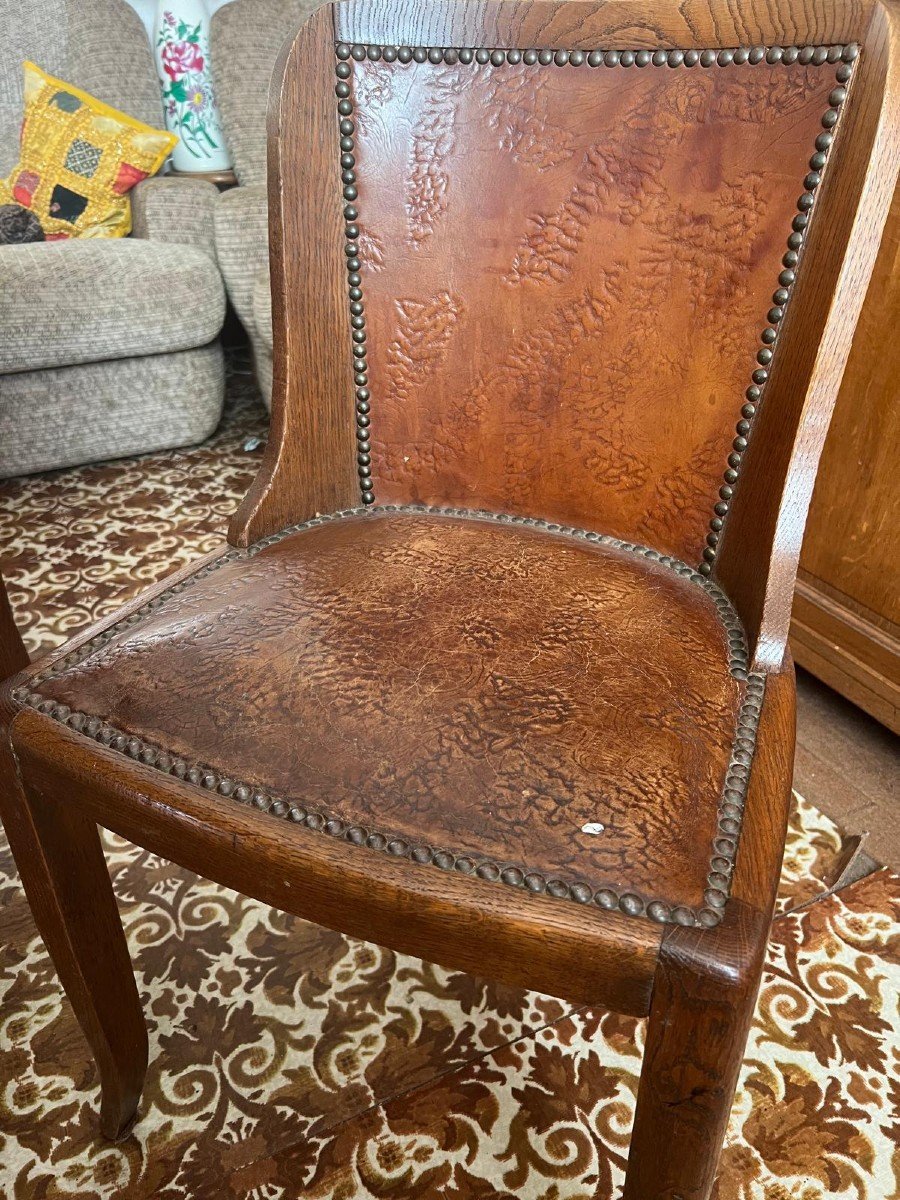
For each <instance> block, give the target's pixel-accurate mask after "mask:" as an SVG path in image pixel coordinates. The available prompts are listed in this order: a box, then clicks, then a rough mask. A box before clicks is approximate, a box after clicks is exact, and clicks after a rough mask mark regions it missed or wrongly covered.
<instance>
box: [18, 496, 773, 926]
mask: <svg viewBox="0 0 900 1200" xmlns="http://www.w3.org/2000/svg"><path fill="white" fill-rule="evenodd" d="M658 557H659V556H658V555H657V556H655V558H654V557H649V558H648V557H645V556H644V555H643V554H642V553H637V552H635V548H634V547H632V548H631V552H629V551H628V550H625V549H621V548H619V547H618V546H617V545H614V544H611V540H610V539H601V538H598V537H597V536H596V535H590V537H588V536H581V537H576V536H571V535H569V534H565V533H554V532H550V531H547V530H545V529H541V528H535V527H534V526H533V525H531V526H529V525H528V524H527V523H513V522H511V521H508V520H502V519H487V518H485V519H471V518H464V517H460V516H451V515H437V514H433V513H424V512H418V513H417V512H408V511H407V512H404V513H395V512H384V511H379V510H370V511H368V512H366V513H365V514H361V515H359V514H350V515H344V516H341V517H339V518H336V519H320V523H314V524H313V525H312V526H311V527H304V528H302V529H301V530H300V531H299V532H294V533H291V532H290V531H288V533H287V534H286V535H280V536H277V537H276V538H272V539H268V540H267V541H265V542H263V543H260V544H259V545H258V546H257V547H255V548H252V549H251V550H250V551H249V552H247V551H237V550H233V551H230V552H229V554H228V555H227V556H226V558H225V559H224V560H222V561H221V562H220V563H218V564H217V565H216V566H215V567H214V568H212V569H207V570H206V573H205V574H201V575H200V576H199V577H195V578H193V579H191V580H190V581H189V582H188V583H187V584H185V585H180V586H179V589H178V590H177V591H175V592H168V593H164V594H163V596H162V597H161V598H160V599H158V600H156V601H154V602H153V603H152V606H151V607H150V609H149V610H145V612H144V613H143V614H142V615H141V616H140V617H132V618H130V619H129V621H128V622H126V624H125V625H124V626H119V627H117V628H115V629H114V631H113V632H112V633H107V634H104V635H101V636H100V638H99V639H98V640H97V641H95V643H93V644H92V645H91V646H90V649H89V650H88V651H87V652H86V656H84V653H82V654H78V653H76V654H75V655H74V656H72V657H70V658H67V659H66V660H65V661H64V662H63V663H62V664H58V665H56V666H53V667H51V668H50V675H49V677H45V678H43V679H41V680H40V681H39V682H38V684H37V687H38V692H37V693H35V694H34V695H32V696H31V697H30V698H29V700H30V703H32V704H38V705H39V706H40V705H41V704H43V706H44V711H47V712H50V713H51V714H52V715H55V716H57V718H58V719H63V720H66V719H67V718H69V723H70V724H73V726H74V727H75V728H77V729H79V730H81V731H83V732H87V733H88V734H90V735H91V736H94V737H97V738H98V739H99V740H101V741H105V742H106V744H112V745H113V748H114V749H120V750H124V751H125V752H126V753H130V754H132V755H133V756H134V757H139V758H140V757H144V754H143V751H142V749H141V747H144V746H147V745H149V746H150V747H161V748H164V750H165V755H164V756H163V757H160V756H158V755H157V756H155V757H154V754H153V753H152V752H151V753H150V754H149V757H147V758H145V761H148V762H151V763H152V764H153V765H156V766H157V767H159V768H161V769H163V770H171V771H173V772H174V773H175V774H180V775H181V776H182V777H184V776H185V775H187V777H188V778H189V779H190V780H192V781H193V782H197V783H200V784H203V785H205V786H213V787H214V788H216V789H217V790H219V791H222V792H224V793H226V795H227V796H228V797H231V798H230V799H226V797H225V796H223V797H222V801H221V802H222V803H233V802H234V799H235V798H236V799H239V800H244V801H245V802H247V801H250V802H252V794H251V793H252V792H253V790H259V791H260V792H261V793H262V794H263V796H264V798H266V803H267V804H268V803H269V802H270V801H271V799H272V797H273V796H277V797H278V798H279V800H278V803H277V804H276V805H275V807H274V811H276V812H277V813H281V814H284V813H286V812H287V810H288V808H289V806H298V808H297V809H292V811H294V812H295V813H296V812H297V811H299V812H300V814H301V815H305V814H311V813H313V812H316V813H317V814H322V815H321V816H320V817H319V816H317V818H316V820H315V821H313V820H312V819H310V821H309V822H308V824H310V825H311V827H312V828H316V829H321V828H322V827H323V825H324V824H325V822H326V821H329V820H331V819H334V820H336V821H337V822H338V824H337V826H336V829H337V832H339V833H340V835H341V836H347V837H349V839H350V840H351V841H352V840H355V839H354V837H353V832H352V831H353V829H354V828H357V827H358V828H361V829H362V830H363V831H364V832H366V831H372V830H376V831H380V833H379V835H378V836H379V837H380V838H381V840H380V842H376V843H372V842H370V843H369V844H370V845H373V844H377V845H378V846H379V848H381V849H386V850H388V851H389V852H397V851H396V850H392V849H391V847H392V845H394V843H396V844H397V845H399V846H405V850H403V851H402V852H403V853H406V854H407V856H408V857H411V858H412V859H413V861H428V862H430V863H433V864H434V865H437V866H444V867H445V868H446V867H448V866H449V867H451V868H453V867H454V866H455V869H457V870H475V869H478V868H479V867H481V868H482V870H481V871H480V873H481V874H482V875H483V876H484V877H485V878H489V879H490V878H497V877H498V874H499V871H501V870H507V877H506V880H505V881H506V882H510V881H511V880H512V881H514V882H517V883H518V884H520V885H521V884H524V886H536V885H535V882H534V881H535V880H539V882H540V890H544V889H545V887H546V890H547V891H549V892H550V894H551V895H554V894H559V895H561V896H568V897H569V898H571V899H580V900H582V901H584V900H585V899H593V900H595V902H596V903H599V904H601V905H602V904H606V906H607V907H615V906H616V905H618V904H619V900H620V898H621V899H622V903H621V905H620V907H622V909H623V910H624V911H626V912H629V911H632V912H635V913H636V912H642V911H644V904H645V902H646V904H647V906H648V907H651V908H652V907H653V904H654V901H655V902H656V907H655V908H653V911H652V912H651V915H653V916H655V917H656V919H675V920H682V921H684V922H685V923H693V922H694V921H695V920H696V919H701V920H704V921H705V920H706V918H709V921H710V922H712V921H713V920H715V919H717V914H716V913H715V912H714V911H713V910H710V909H708V908H707V910H706V917H703V916H702V915H700V916H698V914H701V913H702V911H703V909H704V905H705V904H706V905H709V904H713V905H716V904H719V903H723V902H724V895H716V896H714V897H713V899H712V900H710V898H709V897H710V892H709V888H710V887H721V888H725V889H726V890H727V878H724V877H722V876H721V875H720V876H718V879H717V878H716V875H715V872H716V871H717V870H718V871H723V870H724V871H727V868H728V862H727V858H728V856H729V854H731V855H732V856H733V849H734V842H733V839H731V840H730V841H729V839H728V838H727V837H726V838H725V842H726V845H725V846H724V847H723V846H722V838H723V832H722V831H723V829H724V830H725V832H726V833H730V832H736V827H735V828H734V829H733V828H732V826H733V823H732V826H730V825H729V823H728V819H727V817H726V818H725V819H724V820H722V823H721V824H720V823H719V822H720V820H721V819H722V814H721V812H720V807H719V806H720V803H721V800H722V796H723V789H724V791H725V794H726V796H727V795H729V794H731V795H733V793H728V791H727V786H726V776H727V775H728V773H729V770H730V769H732V770H733V771H735V772H737V773H738V774H743V776H744V777H746V773H747V766H746V764H747V763H749V754H747V753H745V752H744V751H741V750H740V749H735V746H740V745H744V746H745V745H747V744H748V743H746V742H743V741H741V742H736V741H735V736H736V727H737V725H738V721H739V714H740V712H741V702H742V700H743V699H745V697H746V695H747V694H748V692H749V693H751V699H752V689H753V687H754V684H753V681H752V679H751V681H750V682H749V683H747V682H744V680H746V673H745V670H744V669H743V668H744V664H745V658H744V657H742V656H744V655H745V650H744V648H743V644H742V640H741V635H740V632H739V630H738V629H737V627H736V618H734V617H733V614H732V613H731V611H730V608H729V606H728V603H727V601H726V600H725V599H724V597H722V596H721V593H719V592H718V591H717V589H715V587H714V586H713V585H712V584H709V583H708V582H706V581H703V580H702V579H701V577H700V576H698V575H697V574H696V573H695V572H691V571H690V570H689V569H688V568H685V567H684V566H680V567H679V565H678V564H673V563H671V561H667V562H666V561H664V562H660V561H657V560H658ZM679 571H680V573H679ZM723 617H724V618H725V624H723V619H722V618H723ZM58 705H63V706H65V707H64V708H63V709H58V708H56V707H55V706H58ZM751 707H752V705H751ZM70 710H74V711H75V712H77V713H79V714H87V718H86V719H85V718H82V717H78V719H77V722H76V721H75V720H74V719H73V718H71V717H70V716H69V714H70ZM756 711H758V705H757V707H756ZM115 731H120V732H119V734H118V740H117V739H116V737H114V733H115ZM127 739H139V741H138V740H135V741H133V742H129V741H127ZM735 755H736V756H737V757H736V758H735V757H734V756H735ZM179 759H180V760H181V761H180V762H179ZM735 762H736V763H737V764H738V765H734V763H735ZM729 763H732V767H731V768H729ZM742 763H743V764H745V765H741V764H742ZM191 764H195V767H194V769H193V770H191V769H190V766H191ZM197 764H199V765H197ZM208 771H211V772H212V774H211V775H210V776H209V777H207V772H208ZM732 786H734V781H733V780H732ZM734 798H736V797H734ZM726 812H727V809H726ZM738 815H739V814H738ZM295 819H298V818H297V817H296V816H295ZM326 832H330V833H334V832H335V828H328V829H327V830H326ZM717 839H718V845H719V850H718V851H717V850H715V849H714V848H713V847H714V843H716V840H717ZM729 846H730V849H729ZM416 847H420V848H423V854H424V850H425V849H429V848H430V850H429V855H430V857H427V858H423V857H421V856H419V855H417V851H416ZM360 852H361V853H367V852H368V851H366V850H364V849H362V850H361V851H360ZM723 853H724V855H725V858H724V859H723V858H722V857H721V855H722V854H723ZM717 854H718V855H719V857H718V859H716V858H715V857H714V856H716V855H717ZM441 855H444V857H443V858H441V857H440V856H441ZM461 859H462V860H463V861H460V860H461ZM711 859H712V861H713V864H714V867H713V871H714V874H713V876H712V877H710V879H708V874H709V872H710V862H711ZM716 862H718V864H719V865H718V867H716V866H715V863H716ZM467 864H468V865H467ZM510 871H512V872H513V875H512V876H511V875H510V874H509V872H510ZM515 872H519V874H518V875H515ZM529 874H530V875H531V876H532V877H533V878H532V879H531V881H530V882H529V881H527V880H526V879H525V876H526V875H529ZM586 889H587V890H586ZM598 893H603V895H601V896H600V897H599V898H598ZM632 894H634V896H633V897H632ZM610 897H611V900H610ZM629 897H632V899H631V900H629V899H628V898H629ZM638 901H640V902H638ZM688 910H689V911H688ZM673 914H674V916H673Z"/></svg>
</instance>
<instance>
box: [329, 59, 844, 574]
mask: <svg viewBox="0 0 900 1200" xmlns="http://www.w3.org/2000/svg"><path fill="white" fill-rule="evenodd" d="M335 53H336V55H337V67H336V73H337V77H338V83H337V85H336V87H335V91H336V94H337V96H338V115H339V120H340V126H339V127H340V134H341V143H340V144H341V168H342V174H341V180H342V183H343V186H344V193H343V194H344V199H345V200H350V201H351V202H352V201H355V199H356V196H357V188H356V182H357V180H356V174H355V171H354V170H353V167H354V166H355V157H354V154H353V151H354V149H355V143H354V140H353V134H354V132H355V123H354V121H353V119H352V116H353V98H352V88H351V85H350V83H349V82H348V81H349V80H350V79H351V78H352V74H353V69H352V67H351V66H350V61H349V60H351V59H352V60H353V61H355V62H362V61H364V60H369V61H372V62H377V61H379V60H383V61H384V62H389V63H390V62H395V61H396V62H400V63H404V64H405V63H409V62H417V63H424V62H429V63H432V64H435V65H437V64H440V63H444V64H447V65H454V64H457V63H462V64H463V65H464V66H465V65H468V64H470V63H472V62H475V63H478V64H482V65H486V64H491V65H493V66H496V67H499V66H501V65H503V64H506V63H510V64H513V65H515V64H518V63H524V64H525V65H526V66H534V65H541V66H550V65H555V66H558V67H563V66H573V67H581V66H585V65H586V66H588V67H626V68H627V67H638V68H643V67H648V66H655V67H688V68H691V67H696V66H699V67H701V68H704V67H706V68H708V67H713V66H720V67H725V66H730V65H732V64H736V65H738V66H740V65H742V64H749V65H751V66H753V65H755V64H757V63H761V62H763V61H765V62H767V63H770V64H775V63H786V64H787V65H791V64H793V63H800V64H802V65H807V64H812V65H813V66H817V67H818V66H824V65H826V64H832V65H833V64H839V65H838V67H837V71H836V74H835V80H836V86H835V88H834V89H833V90H832V92H831V94H830V96H829V97H828V101H829V105H830V107H829V108H828V109H826V111H825V113H824V115H823V116H822V130H823V131H822V133H820V134H819V136H818V137H817V138H816V143H815V153H814V154H813V155H812V157H811V158H810V160H809V168H810V169H809V173H808V174H807V176H806V178H805V179H804V181H803V188H804V190H803V194H802V195H801V196H800V197H799V199H798V201H797V209H798V213H797V216H796V217H795V218H794V220H793V224H792V229H791V234H790V236H789V237H788V242H787V247H788V248H787V251H786V253H785V254H784V257H783V258H782V266H783V270H782V272H781V274H780V275H779V277H778V288H777V290H776V291H775V292H774V294H773V296H772V305H773V306H772V308H770V309H769V312H768V316H767V321H768V324H767V326H766V328H765V329H764V330H763V331H762V333H761V335H760V341H761V343H762V345H761V348H760V349H759V350H758V351H757V355H756V367H755V369H754V370H753V374H752V382H751V384H750V386H749V387H748V388H747V390H746V393H745V402H744V404H743V406H742V408H741V415H740V419H739V420H738V422H737V424H736V427H735V437H734V440H733V442H732V445H731V452H730V453H729V455H728V463H727V466H726V468H725V471H724V475H723V482H722V485H721V486H720V488H719V494H718V499H717V501H716V503H715V505H714V509H713V516H712V517H711V518H710V522H709V532H708V533H707V535H706V546H705V547H704V550H703V559H702V561H701V563H700V564H699V566H698V570H699V571H700V572H701V573H702V574H704V575H709V574H710V572H711V571H712V567H713V563H714V562H715V559H716V548H717V546H718V544H719V539H720V538H721V536H722V531H723V529H724V527H725V519H726V517H727V515H728V510H729V508H730V506H731V500H732V497H733V495H734V488H735V485H736V483H737V481H738V478H739V475H740V468H741V462H742V460H743V456H744V453H745V452H746V450H747V446H748V445H749V439H750V433H751V430H752V427H753V418H754V416H755V414H756V412H757V410H758V408H759V405H760V403H761V401H762V398H763V393H764V391H765V385H766V382H767V380H768V378H769V374H770V368H771V363H772V361H773V358H774V355H775V348H776V345H777V342H778V328H779V325H780V322H781V321H782V319H783V317H784V310H785V306H786V305H787V303H788V301H789V299H790V296H791V291H792V288H793V284H794V280H795V277H796V267H797V264H798V262H799V259H800V254H801V251H802V248H803V242H804V234H805V231H806V229H807V227H808V225H809V220H810V213H811V210H812V208H813V205H814V200H815V192H816V189H817V188H818V186H819V184H820V183H821V180H822V172H823V170H824V168H825V165H826V161H827V156H828V150H829V148H830V146H831V143H832V141H833V138H834V134H833V132H832V131H833V129H834V126H835V125H836V124H837V121H838V115H839V112H840V108H841V105H842V104H843V103H844V100H845V99H846V98H847V84H848V83H849V82H850V78H851V75H852V73H853V62H854V61H855V60H856V58H857V57H858V55H859V47H858V46H857V45H855V44H854V45H847V46H841V45H838V46H750V47H747V46H738V47H736V48H735V49H723V50H656V51H652V52H651V51H650V50H606V51H604V50H591V51H590V52H587V53H586V52H585V51H582V50H555V51H554V50H537V49H533V48H532V49H528V50H518V49H516V50H500V49H494V50H488V49H485V48H481V49H471V48H467V47H464V48H461V49H456V48H447V49H443V48H439V47H425V46H376V45H372V46H370V45H362V44H358V43H357V44H352V45H351V44H348V43H345V42H339V43H338V44H337V46H336V49H335ZM358 216H359V214H358V211H357V209H356V206H355V205H354V204H353V203H350V204H348V205H347V207H346V208H345V209H344V217H345V218H346V220H347V221H348V222H349V224H348V226H347V229H346V230H345V233H346V236H347V243H346V246H345V252H346V255H347V269H348V284H349V288H350V318H351V327H352V338H353V342H354V346H353V353H354V356H355V361H354V381H355V384H356V437H357V470H358V473H359V477H360V494H361V498H362V501H363V503H364V504H372V503H374V501H375V488H374V483H373V480H372V450H371V438H370V432H369V431H370V416H369V411H370V393H369V388H368V370H367V368H366V363H365V354H366V339H365V320H364V315H363V301H362V291H361V276H360V265H361V260H360V255H359V243H358V240H357V239H358V237H359V227H358V225H357V224H356V221H357V219H358ZM354 322H355V323H354Z"/></svg>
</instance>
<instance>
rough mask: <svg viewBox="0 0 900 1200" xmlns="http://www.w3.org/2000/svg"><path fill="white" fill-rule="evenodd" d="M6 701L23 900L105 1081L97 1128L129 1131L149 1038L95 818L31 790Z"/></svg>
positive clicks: (7, 824) (14, 841) (115, 1134)
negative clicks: (18, 755)
mask: <svg viewBox="0 0 900 1200" xmlns="http://www.w3.org/2000/svg"><path fill="white" fill-rule="evenodd" d="M12 717H13V712H12V710H11V706H10V705H9V702H8V699H4V698H3V697H2V696H0V781H2V782H0V817H2V820H3V828H4V831H5V832H6V835H7V837H8V838H9V843H10V847H11V848H12V852H13V855H14V856H15V859H16V864H17V865H18V868H19V874H20V876H21V879H22V885H23V887H24V889H25V895H26V897H27V899H28V903H29V905H30V907H31V911H32V914H33V916H34V919H35V923H36V924H37V927H38V929H39V930H40V934H41V937H42V938H43V939H44V942H45V944H46V946H47V949H48V950H49V952H50V956H51V958H52V959H53V964H54V966H55V967H56V970H57V972H58V974H59V977H60V980H61V981H62V985H63V987H64V988H65V991H66V995H67V997H68V999H69V1001H70V1003H71V1005H72V1008H73V1009H74V1012H75V1016H76V1017H77V1019H78V1022H79V1024H80V1025H81V1028H82V1030H83V1031H84V1035H85V1037H86V1038H87V1041H88V1043H89V1045H90V1047H91V1050H92V1052H93V1055H94V1059H95V1061H96V1063H97V1067H98V1070H99V1073H100V1083H101V1110H100V1127H101V1129H102V1131H103V1133H104V1134H105V1135H106V1137H109V1138H113V1139H117V1138H119V1137H121V1136H123V1135H124V1134H125V1133H126V1132H127V1131H128V1129H129V1127H130V1125H131V1123H132V1121H133V1119H134V1116H135V1112H136V1110H137V1105H138V1101H139V1099H140V1095H141V1088H142V1087H143V1084H144V1076H145V1074H146V1069H147V1032H146V1028H145V1025H144V1017H143V1013H142V1010H141V1003H140V999H139V997H138V993H137V987H136V985H135V981H134V975H133V973H132V970H131V962H130V959H129V956H128V948H127V946H126V944H125V935H124V933H123V932H122V925H121V922H120V919H119V913H118V909H117V907H116V901H115V897H114V896H113V892H112V885H111V883H110V878H109V872H108V871H107V869H106V862H105V860H104V857H103V851H102V849H101V847H100V838H99V834H98V830H97V826H96V824H95V823H94V820H93V819H92V818H91V817H90V816H88V815H86V814H85V812H84V810H83V809H82V808H80V807H79V806H77V805H72V804H71V803H70V802H69V799H68V796H67V794H66V791H65V789H63V790H62V791H60V790H59V789H51V791H50V792H42V791H41V790H40V789H33V788H32V787H30V786H29V784H27V783H26V782H25V781H24V780H23V778H22V775H21V772H20V770H19V764H18V762H17V760H16V758H15V753H14V751H13V749H12V745H11V742H10V737H9V728H8V726H9V723H10V722H11V719H12Z"/></svg>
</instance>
